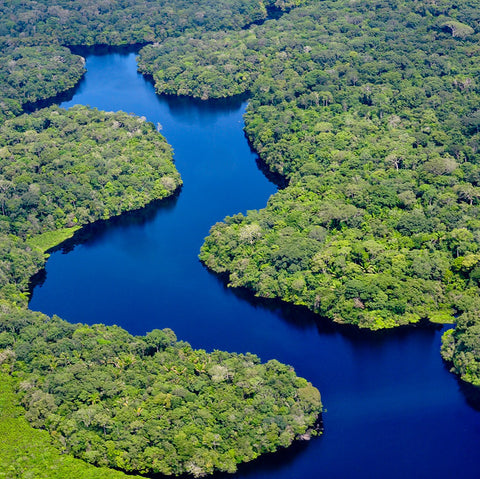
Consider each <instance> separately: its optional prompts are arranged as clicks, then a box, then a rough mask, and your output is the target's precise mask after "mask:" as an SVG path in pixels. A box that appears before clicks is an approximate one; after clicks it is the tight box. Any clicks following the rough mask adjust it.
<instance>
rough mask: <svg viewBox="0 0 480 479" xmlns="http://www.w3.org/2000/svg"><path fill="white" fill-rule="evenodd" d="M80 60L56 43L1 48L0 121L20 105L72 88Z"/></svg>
mask: <svg viewBox="0 0 480 479" xmlns="http://www.w3.org/2000/svg"><path fill="white" fill-rule="evenodd" d="M84 63H85V62H84V59H83V58H82V57H80V56H78V55H73V54H72V53H71V52H70V50H69V49H68V48H65V47H60V46H24V47H22V46H19V47H4V48H2V51H1V53H0V123H1V122H2V121H3V120H4V119H6V118H11V117H13V116H14V115H18V114H20V113H21V112H22V110H23V107H24V106H26V105H28V104H32V103H35V102H37V101H39V100H44V99H47V98H51V97H54V96H55V95H57V94H59V93H62V92H65V91H66V90H69V89H70V88H73V87H74V86H75V85H76V84H77V83H78V81H79V80H80V78H81V77H82V75H83V74H84V72H85V67H84Z"/></svg>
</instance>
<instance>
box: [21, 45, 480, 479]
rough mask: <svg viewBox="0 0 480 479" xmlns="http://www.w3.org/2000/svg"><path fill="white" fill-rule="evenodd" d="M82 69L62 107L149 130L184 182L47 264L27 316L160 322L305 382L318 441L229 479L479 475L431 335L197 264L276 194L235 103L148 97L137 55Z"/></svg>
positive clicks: (466, 415) (476, 431)
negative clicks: (132, 121) (252, 290)
mask: <svg viewBox="0 0 480 479" xmlns="http://www.w3.org/2000/svg"><path fill="white" fill-rule="evenodd" d="M87 69H88V73H87V74H86V76H85V78H84V79H83V80H82V82H81V84H80V85H79V87H78V88H77V90H76V91H75V94H74V97H73V99H72V100H71V101H69V102H65V103H63V104H62V106H64V107H69V106H71V105H73V104H77V103H80V104H85V105H90V106H92V107H97V108H99V109H103V110H107V111H113V110H124V111H127V112H132V113H135V114H136V115H140V116H145V117H146V118H147V119H148V120H150V121H152V122H154V123H155V124H157V123H158V124H159V127H161V128H162V134H163V135H164V136H165V137H166V138H167V140H168V142H169V143H170V144H171V145H173V148H174V152H175V162H176V165H177V168H178V170H179V171H180V173H181V175H182V178H183V181H184V187H183V189H182V191H181V192H180V194H179V195H178V196H177V197H176V198H174V199H171V200H168V201H166V202H163V203H159V204H155V205H152V206H150V207H148V208H146V209H144V210H142V211H139V212H135V213H130V214H126V215H124V216H122V217H120V218H116V219H113V220H111V221H108V222H104V223H99V224H96V225H94V226H91V227H87V228H85V229H84V230H82V232H81V233H80V234H79V235H77V236H76V237H75V238H74V240H73V241H69V242H67V243H66V245H65V246H64V247H63V248H62V249H61V250H59V251H57V252H55V253H53V254H52V255H51V257H50V259H49V260H48V263H47V266H46V275H45V277H44V278H43V282H42V283H41V284H39V285H37V286H36V287H35V289H34V291H33V296H32V300H31V302H30V307H31V308H32V309H34V310H40V311H43V312H45V313H47V314H54V313H55V314H58V315H59V316H60V317H62V318H64V319H67V320H69V321H71V322H87V323H98V322H103V323H107V324H114V323H115V324H118V325H120V326H122V327H124V328H125V329H127V330H128V331H130V332H131V333H133V334H143V333H145V332H147V331H149V330H151V329H153V328H165V327H170V328H172V329H173V330H174V331H175V332H176V334H177V336H178V337H179V338H180V339H183V340H186V341H188V342H190V343H191V344H192V346H193V347H195V348H203V349H206V350H212V349H215V348H218V349H224V350H228V351H237V352H246V351H250V352H252V353H256V354H258V355H259V356H260V357H261V358H262V359H263V360H268V359H270V358H276V359H278V360H280V361H282V362H285V363H288V364H291V365H292V366H294V367H295V370H296V371H297V373H298V374H299V375H301V376H304V377H306V378H307V379H308V380H310V381H312V382H313V384H315V385H316V386H317V387H318V388H319V389H320V391H321V393H322V399H323V402H324V405H325V407H326V409H327V411H326V412H325V414H324V426H325V433H324V435H323V436H322V437H320V438H317V439H315V440H312V441H310V442H308V443H298V444H296V445H294V446H293V447H292V448H290V449H288V450H286V451H283V452H281V453H279V454H276V455H271V456H269V457H264V458H261V459H260V460H258V461H254V462H253V463H251V464H247V465H244V466H242V467H241V468H240V470H239V472H238V473H237V474H235V475H234V476H233V477H235V478H242V479H247V478H248V479H260V478H262V479H263V478H269V479H270V478H271V479H287V478H288V479H293V478H302V479H310V478H312V479H313V478H319V477H321V478H325V479H330V478H339V479H340V478H341V479H349V478H357V479H359V478H365V479H377V478H378V479H380V478H382V479H385V478H389V479H395V478H399V479H400V478H405V477H412V478H437V479H443V478H452V477H461V478H463V479H466V478H472V479H473V478H475V479H477V478H478V477H480V464H479V461H478V458H477V454H478V450H479V446H480V412H477V411H475V410H474V409H473V408H472V407H470V406H469V405H468V404H467V402H466V400H465V397H464V395H463V394H462V392H461V391H460V388H459V384H458V382H457V380H456V379H455V377H454V376H453V375H452V374H450V373H449V372H448V370H447V369H446V367H445V366H444V364H443V363H442V361H441V358H440V354H439V346H440V336H441V331H440V330H436V331H435V330H433V329H410V330H402V331H393V332H388V333H377V334H371V333H368V334H366V333H361V332H355V331H352V330H350V329H347V328H340V327H335V326H332V325H330V324H328V323H325V322H323V321H321V320H319V319H318V318H315V317H313V315H311V314H309V313H308V312H305V311H303V310H301V309H297V308H290V307H287V306H282V305H281V304H278V303H275V302H265V301H260V300H256V299H255V298H252V297H251V295H250V294H248V293H246V292H243V291H240V292H238V291H234V290H231V289H229V288H226V287H225V285H224V283H223V282H222V280H221V279H220V278H218V277H217V276H215V275H213V274H211V273H209V272H208V271H207V270H206V269H205V268H204V267H203V266H202V265H201V264H200V263H199V261H198V259H197V255H198V251H199V248H200V246H201V244H202V242H203V238H204V237H205V236H206V235H207V234H208V230H209V227H210V226H211V225H213V224H214V223H215V222H216V221H221V220H222V219H223V218H224V217H225V216H226V215H233V214H236V213H238V212H243V213H246V211H247V210H249V209H253V208H261V207H263V206H264V205H265V204H266V202H267V200H268V197H269V196H270V195H271V194H273V193H274V192H275V191H276V189H277V187H276V186H275V184H274V183H272V182H270V181H269V180H268V179H267V178H266V177H265V176H264V174H263V173H262V172H261V171H260V170H259V167H258V165H257V161H256V155H255V154H254V153H253V152H252V151H251V150H250V148H249V146H248V143H247V141H246V139H245V137H244V134H243V131H242V126H243V121H242V114H243V112H244V110H245V107H246V102H245V101H244V100H241V99H236V100H228V101H221V102H220V101H217V102H198V101H194V100H189V99H178V98H167V97H162V96H157V95H156V94H155V92H154V88H153V86H152V85H151V83H149V82H148V81H146V80H145V79H144V78H143V77H142V76H141V75H139V74H138V73H137V71H136V63H135V54H134V53H125V54H120V53H108V54H104V55H93V54H91V55H89V56H88V57H87ZM65 253H68V254H65ZM217 477H220V476H217ZM222 477H223V476H222ZM230 477H231V476H230Z"/></svg>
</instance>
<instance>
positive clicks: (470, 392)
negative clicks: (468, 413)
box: [457, 378, 480, 411]
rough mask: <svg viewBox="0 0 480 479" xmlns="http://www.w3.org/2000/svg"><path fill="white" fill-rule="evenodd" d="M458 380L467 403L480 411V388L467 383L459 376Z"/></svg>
mask: <svg viewBox="0 0 480 479" xmlns="http://www.w3.org/2000/svg"><path fill="white" fill-rule="evenodd" d="M457 382H458V387H459V389H460V391H461V392H462V394H463V396H464V398H465V401H466V402H467V404H468V405H469V406H470V407H472V408H473V409H475V411H480V388H479V387H478V386H474V385H473V384H469V383H466V382H465V381H462V380H461V379H460V378H457Z"/></svg>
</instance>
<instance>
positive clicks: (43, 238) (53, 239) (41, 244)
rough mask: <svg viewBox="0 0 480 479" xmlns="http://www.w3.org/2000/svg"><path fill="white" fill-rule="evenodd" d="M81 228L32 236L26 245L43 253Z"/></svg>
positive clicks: (64, 229)
mask: <svg viewBox="0 0 480 479" xmlns="http://www.w3.org/2000/svg"><path fill="white" fill-rule="evenodd" d="M80 228H81V226H73V227H72V228H60V229H58V230H55V231H47V232H45V233H42V234H40V235H37V236H33V237H32V238H29V239H28V240H27V244H28V245H29V246H30V247H32V248H37V249H40V250H41V251H42V253H45V252H46V251H48V250H49V249H51V248H53V247H54V246H57V245H58V244H60V243H62V242H63V241H65V240H67V239H69V238H71V237H72V236H73V235H74V233H75V232H76V231H78V230H79V229H80Z"/></svg>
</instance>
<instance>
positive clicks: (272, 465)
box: [145, 436, 322, 479]
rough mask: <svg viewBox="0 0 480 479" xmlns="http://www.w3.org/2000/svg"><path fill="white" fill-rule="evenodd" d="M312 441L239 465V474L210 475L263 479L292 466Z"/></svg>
mask: <svg viewBox="0 0 480 479" xmlns="http://www.w3.org/2000/svg"><path fill="white" fill-rule="evenodd" d="M321 438H322V436H320V437H317V438H314V439H312V440H313V441H319V440H321ZM310 443H311V441H295V442H293V443H292V444H291V445H290V446H289V447H288V448H281V449H279V450H278V451H276V452H271V453H267V454H265V453H264V454H262V455H261V456H259V457H258V458H256V459H254V460H253V461H250V462H247V463H242V464H238V471H237V473H234V474H232V473H226V472H215V473H214V474H211V475H209V476H208V477H211V478H212V479H232V478H233V477H235V476H237V474H238V475H241V477H242V478H245V479H247V478H249V477H255V478H257V477H262V474H268V475H270V474H275V473H276V472H277V471H278V472H280V471H281V470H282V469H284V468H285V467H287V468H288V466H291V465H292V464H293V463H294V462H295V461H296V460H298V458H299V456H301V455H302V454H304V453H306V452H307V450H308V448H309V446H310ZM145 477H148V478H150V479H171V477H172V476H165V475H164V474H148V475H146V476H145ZM176 477H177V479H191V478H192V476H191V475H188V474H182V475H180V476H176Z"/></svg>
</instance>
